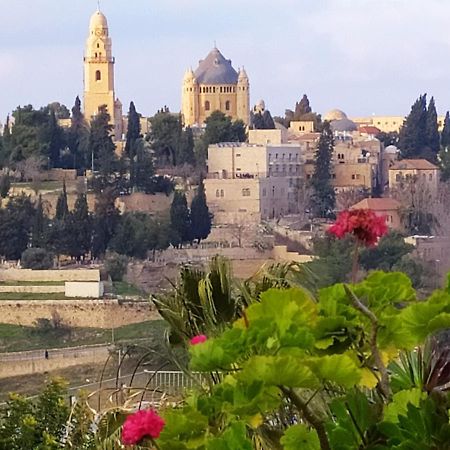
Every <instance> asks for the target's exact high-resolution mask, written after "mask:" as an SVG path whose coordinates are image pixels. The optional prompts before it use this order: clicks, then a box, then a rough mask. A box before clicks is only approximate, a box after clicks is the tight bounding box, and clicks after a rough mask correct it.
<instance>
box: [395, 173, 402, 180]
mask: <svg viewBox="0 0 450 450" xmlns="http://www.w3.org/2000/svg"><path fill="white" fill-rule="evenodd" d="M401 179H402V174H401V173H397V174H396V175H395V181H401Z"/></svg>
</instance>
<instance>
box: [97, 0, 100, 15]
mask: <svg viewBox="0 0 450 450" xmlns="http://www.w3.org/2000/svg"><path fill="white" fill-rule="evenodd" d="M97 11H98V12H100V0H97Z"/></svg>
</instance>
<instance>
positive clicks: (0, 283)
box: [0, 281, 65, 286]
mask: <svg viewBox="0 0 450 450" xmlns="http://www.w3.org/2000/svg"><path fill="white" fill-rule="evenodd" d="M64 283H65V282H64V281H0V286H64Z"/></svg>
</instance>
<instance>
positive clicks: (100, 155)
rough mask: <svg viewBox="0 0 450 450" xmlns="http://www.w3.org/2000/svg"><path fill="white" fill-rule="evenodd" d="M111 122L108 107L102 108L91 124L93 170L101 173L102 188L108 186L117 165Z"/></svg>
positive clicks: (90, 142)
mask: <svg viewBox="0 0 450 450" xmlns="http://www.w3.org/2000/svg"><path fill="white" fill-rule="evenodd" d="M110 120H111V117H110V115H109V114H108V112H107V110H106V106H102V107H100V111H99V113H98V114H97V116H95V118H94V119H93V120H92V122H91V134H90V138H89V147H90V149H91V152H92V158H93V161H92V162H93V168H94V170H97V171H98V172H99V173H100V181H101V187H104V186H105V185H106V183H107V181H108V179H109V177H110V175H111V174H112V173H113V172H114V169H115V163H116V153H115V150H116V147H115V145H114V142H113V140H112V135H111V132H112V129H113V126H112V125H111V123H110Z"/></svg>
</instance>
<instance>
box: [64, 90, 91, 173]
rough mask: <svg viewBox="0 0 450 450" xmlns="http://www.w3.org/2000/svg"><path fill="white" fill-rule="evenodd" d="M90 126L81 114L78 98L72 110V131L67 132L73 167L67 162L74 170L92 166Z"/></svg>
mask: <svg viewBox="0 0 450 450" xmlns="http://www.w3.org/2000/svg"><path fill="white" fill-rule="evenodd" d="M89 136H90V130H89V125H88V123H87V122H86V120H85V118H84V115H83V113H82V112H81V101H80V98H79V97H78V96H77V97H76V98H75V104H74V106H73V108H72V117H71V124H70V129H69V130H68V132H67V145H68V147H69V150H70V154H71V157H70V159H73V160H72V161H71V163H72V165H71V164H70V163H69V162H68V161H67V163H66V164H65V165H66V166H67V167H71V166H72V167H73V168H74V169H82V170H84V169H86V168H87V167H90V165H91V155H90V152H89Z"/></svg>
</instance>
